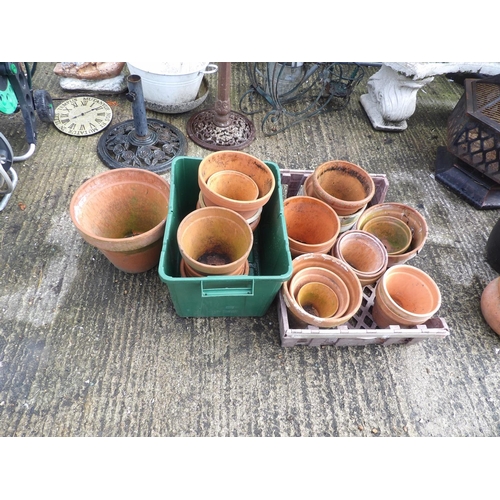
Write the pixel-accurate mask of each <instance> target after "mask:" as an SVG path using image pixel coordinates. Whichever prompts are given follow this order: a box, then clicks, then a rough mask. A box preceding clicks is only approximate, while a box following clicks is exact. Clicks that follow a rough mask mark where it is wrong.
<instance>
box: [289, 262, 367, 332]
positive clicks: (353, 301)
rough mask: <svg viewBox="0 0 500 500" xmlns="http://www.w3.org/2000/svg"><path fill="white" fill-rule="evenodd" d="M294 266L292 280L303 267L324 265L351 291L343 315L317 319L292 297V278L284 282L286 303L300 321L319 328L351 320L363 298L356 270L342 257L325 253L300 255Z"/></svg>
mask: <svg viewBox="0 0 500 500" xmlns="http://www.w3.org/2000/svg"><path fill="white" fill-rule="evenodd" d="M292 266H293V270H292V275H291V277H290V280H291V279H293V277H294V275H295V274H296V273H297V272H298V271H300V270H302V269H305V268H308V267H322V268H325V269H328V270H330V271H332V272H334V273H335V274H337V275H338V276H339V277H340V278H341V279H342V281H343V282H344V283H345V284H346V286H347V289H348V291H349V305H348V308H347V310H346V311H345V313H344V314H343V315H342V316H339V317H335V318H318V319H316V318H315V317H314V316H312V315H310V314H307V313H305V311H304V310H303V309H302V308H300V307H297V303H296V301H295V299H292V296H291V295H290V290H289V285H290V280H288V281H287V282H285V283H283V287H282V291H283V300H284V302H285V305H286V307H287V308H288V310H289V311H290V313H291V314H292V315H293V316H294V317H295V318H296V319H297V320H298V321H299V322H302V323H304V324H311V325H314V326H317V327H319V328H332V327H334V326H338V325H342V324H344V323H346V322H347V321H349V320H350V319H351V318H352V317H353V316H354V315H355V314H356V312H357V311H358V310H359V308H360V307H361V302H362V300H363V289H362V287H361V283H360V281H359V279H358V277H357V276H356V275H355V274H354V271H353V270H352V269H351V268H350V267H349V266H348V265H347V264H345V263H344V262H342V261H341V260H340V259H337V258H335V257H333V256H332V255H328V254H323V253H307V254H303V255H299V256H298V257H296V258H295V259H293V260H292ZM311 318H312V319H311Z"/></svg>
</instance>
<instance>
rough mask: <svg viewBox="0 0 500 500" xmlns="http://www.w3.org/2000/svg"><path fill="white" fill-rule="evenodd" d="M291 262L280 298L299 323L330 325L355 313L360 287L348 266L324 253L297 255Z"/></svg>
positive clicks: (361, 296)
mask: <svg viewBox="0 0 500 500" xmlns="http://www.w3.org/2000/svg"><path fill="white" fill-rule="evenodd" d="M292 265H293V270H292V275H291V277H290V279H289V280H288V281H286V282H285V283H283V298H284V301H285V304H286V307H287V308H288V310H289V312H290V313H291V314H292V316H293V318H294V319H295V322H296V324H297V325H298V326H301V327H306V326H307V325H314V326H317V327H320V328H332V327H335V326H338V325H342V324H343V323H345V322H346V321H349V319H351V318H352V317H353V316H354V314H356V312H357V311H358V309H359V308H360V306H361V302H362V300H363V289H362V286H361V283H360V281H359V279H358V277H357V276H356V274H355V273H354V271H353V270H352V269H351V267H349V266H348V265H347V264H345V263H344V262H342V261H341V260H339V259H337V258H336V257H333V256H332V255H329V254H324V253H306V254H303V255H300V256H298V257H296V258H295V259H293V261H292Z"/></svg>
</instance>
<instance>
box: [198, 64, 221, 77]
mask: <svg viewBox="0 0 500 500" xmlns="http://www.w3.org/2000/svg"><path fill="white" fill-rule="evenodd" d="M207 68H211V69H209V70H208V71H207V69H205V70H203V71H202V73H203V74H204V75H211V74H213V73H217V71H218V69H219V68H218V66H217V64H208V65H207Z"/></svg>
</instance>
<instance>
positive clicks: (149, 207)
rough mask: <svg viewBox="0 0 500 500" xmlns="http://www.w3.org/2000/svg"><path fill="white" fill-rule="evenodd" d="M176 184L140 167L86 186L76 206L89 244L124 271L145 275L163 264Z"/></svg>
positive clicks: (75, 220)
mask: <svg viewBox="0 0 500 500" xmlns="http://www.w3.org/2000/svg"><path fill="white" fill-rule="evenodd" d="M169 196H170V185H169V183H168V182H167V181H166V180H165V179H164V178H163V177H160V176H159V175H158V174H155V173H153V172H149V171H147V170H140V169H137V168H120V169H114V170H109V171H106V172H103V173H102V174H98V175H96V176H95V177H92V178H91V179H89V180H88V181H86V182H84V183H83V184H82V185H81V186H80V187H79V188H78V189H77V190H76V192H75V193H74V195H73V197H72V199H71V203H70V207H69V210H70V215H71V219H72V221H73V223H74V225H75V226H76V228H77V230H78V232H79V233H80V234H81V236H82V237H83V239H84V240H85V241H86V242H87V243H89V244H90V245H92V246H94V247H96V248H98V249H99V250H100V251H101V252H102V253H103V254H104V255H105V256H106V257H107V258H108V260H109V261H110V262H111V263H112V264H113V265H114V266H115V267H117V268H118V269H120V270H122V271H124V272H127V273H140V272H144V271H148V270H149V269H152V268H153V267H154V266H155V265H157V264H158V262H159V260H160V254H161V247H162V243H163V234H164V231H165V221H166V218H167V214H168V203H169Z"/></svg>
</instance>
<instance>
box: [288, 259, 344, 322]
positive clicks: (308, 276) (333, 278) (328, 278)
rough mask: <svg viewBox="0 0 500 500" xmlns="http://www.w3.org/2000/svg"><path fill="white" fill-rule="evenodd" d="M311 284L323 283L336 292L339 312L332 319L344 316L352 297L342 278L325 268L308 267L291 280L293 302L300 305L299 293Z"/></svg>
mask: <svg viewBox="0 0 500 500" xmlns="http://www.w3.org/2000/svg"><path fill="white" fill-rule="evenodd" d="M310 282H316V283H323V284H324V285H326V286H328V287H329V288H331V289H332V290H333V291H334V292H335V295H336V296H337V310H336V311H335V312H334V313H333V314H332V317H335V318H337V317H341V316H343V315H344V313H345V312H346V311H347V308H348V307H349V301H350V297H349V290H348V288H347V285H346V284H345V283H344V281H343V280H342V278H341V277H340V276H339V275H338V274H335V273H334V272H333V271H330V270H329V269H325V268H323V267H306V268H304V269H301V270H300V271H297V273H296V274H295V275H294V276H293V278H291V279H290V282H289V284H288V289H289V292H290V297H291V298H292V300H295V301H297V304H298V305H300V304H299V303H298V300H297V298H298V297H297V296H298V293H299V292H300V290H301V288H302V286H304V285H305V284H307V283H310ZM306 312H307V311H306Z"/></svg>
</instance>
